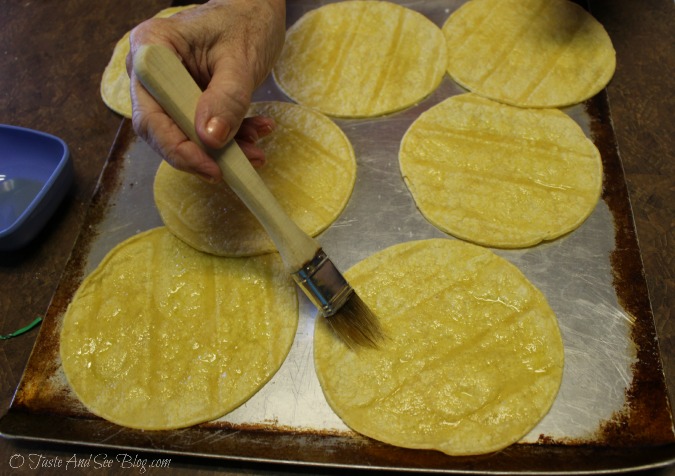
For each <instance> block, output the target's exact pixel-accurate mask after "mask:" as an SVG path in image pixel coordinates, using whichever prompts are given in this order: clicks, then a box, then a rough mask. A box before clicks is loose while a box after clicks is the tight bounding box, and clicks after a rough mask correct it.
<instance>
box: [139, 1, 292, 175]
mask: <svg viewBox="0 0 675 476" xmlns="http://www.w3.org/2000/svg"><path fill="white" fill-rule="evenodd" d="M285 15H286V9H285V2H284V1H283V0H211V1H209V2H208V3H206V4H204V5H200V6H197V7H195V8H191V9H189V10H186V11H184V12H180V13H177V14H176V15H174V16H172V17H169V18H152V19H150V20H147V21H145V22H143V23H141V24H140V25H139V26H137V27H136V28H135V29H134V30H132V32H131V50H130V53H129V56H128V57H127V70H128V71H129V76H130V78H131V99H132V105H133V115H132V122H133V125H134V129H135V130H136V132H137V133H138V135H139V136H141V137H143V138H144V139H145V140H146V141H147V142H148V143H149V144H150V145H151V146H152V147H153V148H154V149H155V150H156V151H157V152H158V153H159V154H160V155H162V156H163V157H164V159H165V160H166V161H167V162H168V163H169V164H171V165H172V166H174V167H175V168H177V169H179V170H184V171H186V172H191V173H194V174H196V175H198V176H200V177H202V178H203V179H205V180H207V181H209V182H212V183H215V182H218V181H220V180H221V179H222V175H221V172H220V169H219V168H218V166H217V165H216V163H215V161H213V159H211V158H210V157H209V156H208V154H206V152H204V151H203V150H202V148H201V147H199V146H198V145H197V144H195V143H193V142H191V141H190V140H188V138H187V137H186V136H185V134H183V132H182V131H181V130H180V129H179V128H178V126H177V125H176V124H175V123H174V122H173V120H172V119H171V118H170V117H169V116H167V115H166V114H165V113H164V111H163V109H162V108H161V107H160V106H159V104H157V103H156V102H155V101H154V99H153V98H152V96H150V94H149V93H148V92H147V91H146V90H145V89H144V88H143V86H142V85H141V83H140V82H139V80H138V78H136V76H135V74H134V73H133V68H132V67H131V65H132V64H133V56H134V54H135V53H136V51H137V50H138V47H139V46H140V45H143V44H149V43H158V44H162V45H165V46H167V47H168V48H170V49H172V50H173V51H175V52H176V54H177V55H178V56H179V57H180V58H181V59H182V61H183V63H184V64H185V66H186V67H187V69H188V71H189V72H190V74H191V75H192V77H193V78H195V81H196V82H197V84H199V86H200V87H201V88H202V89H203V91H204V92H203V93H202V96H201V97H200V99H199V102H198V104H197V111H196V115H195V127H196V130H197V135H198V136H199V138H200V139H201V140H202V142H203V143H204V145H206V146H207V147H210V148H214V149H217V148H221V147H223V146H224V145H225V144H226V143H227V142H229V141H230V140H231V139H233V138H235V139H236V140H237V142H238V143H239V145H240V146H241V148H242V150H243V151H244V153H245V154H246V156H247V157H248V158H249V159H250V160H251V162H252V163H253V164H254V165H260V164H262V163H264V160H265V157H264V153H263V152H262V150H260V149H259V148H258V147H256V145H255V142H256V141H257V140H258V139H259V138H260V137H262V136H264V135H266V134H269V133H270V132H271V131H272V130H273V128H274V121H273V120H272V119H270V118H266V117H261V116H258V117H253V118H248V119H244V117H245V115H246V112H247V110H248V107H249V105H250V102H251V96H252V94H253V91H254V90H255V89H256V88H257V87H258V86H259V85H260V83H262V81H263V80H264V79H265V78H266V77H267V75H268V74H269V72H270V70H271V69H272V66H273V64H274V61H275V60H276V58H277V57H278V55H279V53H280V52H281V48H282V46H283V42H284V37H285V28H286V20H285Z"/></svg>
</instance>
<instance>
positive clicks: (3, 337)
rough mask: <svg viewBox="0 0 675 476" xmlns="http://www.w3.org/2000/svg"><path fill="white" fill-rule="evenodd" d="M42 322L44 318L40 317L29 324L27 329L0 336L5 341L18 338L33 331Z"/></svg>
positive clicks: (23, 328)
mask: <svg viewBox="0 0 675 476" xmlns="http://www.w3.org/2000/svg"><path fill="white" fill-rule="evenodd" d="M41 322H42V318H41V317H38V318H36V319H35V320H34V321H33V322H31V323H30V324H28V325H27V326H26V327H22V328H21V329H18V330H16V331H14V332H12V333H11V334H7V335H6V336H0V339H2V340H5V339H11V338H12V337H18V336H20V335H21V334H25V333H26V332H28V331H29V330H31V329H32V328H33V327H35V326H37V325H38V324H39V323H41Z"/></svg>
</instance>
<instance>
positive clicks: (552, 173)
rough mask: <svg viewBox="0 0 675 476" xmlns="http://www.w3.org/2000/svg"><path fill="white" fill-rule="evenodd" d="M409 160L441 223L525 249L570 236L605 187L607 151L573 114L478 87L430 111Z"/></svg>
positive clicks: (414, 131)
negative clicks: (485, 93)
mask: <svg viewBox="0 0 675 476" xmlns="http://www.w3.org/2000/svg"><path fill="white" fill-rule="evenodd" d="M399 160H400V166H401V173H402V174H403V178H404V180H405V182H406V184H407V186H408V188H409V189H410V192H411V193H412V196H413V198H414V199H415V202H416V204H417V207H418V208H419V210H420V211H421V212H422V214H423V215H424V216H425V217H426V218H427V219H428V220H429V221H430V222H431V223H432V224H434V225H435V226H436V227H438V228H439V229H441V230H443V231H445V232H447V233H450V234H452V235H454V236H456V237H458V238H462V239H464V240H468V241H472V242H474V243H478V244H481V245H485V246H490V247H499V248H522V247H527V246H533V245H536V244H537V243H540V242H541V241H544V240H552V239H554V238H557V237H559V236H562V235H564V234H566V233H569V232H571V231H572V230H574V229H576V228H577V227H578V226H580V225H581V224H582V223H583V222H584V220H585V219H586V218H587V217H588V216H589V215H590V214H591V212H592V211H593V210H594V209H595V206H596V204H597V202H598V200H599V197H600V192H601V191H602V160H601V157H600V153H599V152H598V149H597V148H596V147H595V145H594V144H593V142H592V141H590V140H589V139H588V138H587V137H586V136H585V134H584V132H583V131H582V129H581V128H580V127H579V125H578V124H577V123H576V122H574V120H572V119H571V118H570V117H569V116H567V115H566V114H564V113H563V112H561V111H559V110H557V109H521V108H517V107H513V106H508V105H505V104H501V103H498V102H495V101H491V100H489V99H485V98H482V97H480V96H477V95H475V94H471V93H469V94H462V95H459V96H454V97H452V98H449V99H446V100H445V101H443V102H442V103H440V104H438V105H436V106H434V107H433V108H431V109H429V110H427V111H426V112H424V113H423V114H421V115H420V116H419V118H418V119H417V120H416V121H415V122H414V123H413V124H412V125H411V126H410V128H409V129H408V131H407V132H406V134H405V136H404V137H403V140H402V143H401V149H400V152H399Z"/></svg>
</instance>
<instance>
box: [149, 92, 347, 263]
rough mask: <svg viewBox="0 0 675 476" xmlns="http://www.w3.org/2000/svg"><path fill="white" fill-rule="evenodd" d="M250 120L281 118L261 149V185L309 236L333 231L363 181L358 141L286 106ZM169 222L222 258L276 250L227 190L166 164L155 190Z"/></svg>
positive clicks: (258, 109)
mask: <svg viewBox="0 0 675 476" xmlns="http://www.w3.org/2000/svg"><path fill="white" fill-rule="evenodd" d="M250 114H251V115H264V116H267V117H271V118H273V119H274V120H275V122H276V124H277V126H276V129H275V130H274V132H272V133H271V134H270V135H269V136H267V137H264V138H263V139H261V140H260V141H259V142H258V145H259V146H260V147H261V148H262V149H263V150H264V152H265V156H266V159H267V160H266V164H265V165H264V166H263V167H261V168H259V169H258V173H259V174H260V176H261V178H262V180H263V181H264V182H265V184H266V185H267V187H268V188H269V189H270V191H271V192H272V194H273V195H274V197H275V198H276V199H277V200H278V201H279V203H280V205H281V206H282V208H283V209H284V210H285V211H286V212H287V213H288V214H289V216H290V217H291V218H292V219H293V220H294V221H295V223H297V225H298V226H299V227H300V228H301V229H302V230H304V231H305V232H306V233H307V234H309V235H311V236H315V235H317V234H319V233H320V232H322V231H323V230H324V229H326V228H327V227H328V226H329V225H330V224H331V223H333V221H335V220H336V219H337V217H338V216H339V215H340V213H341V212H342V211H343V209H344V208H345V206H346V205H347V202H348V201H349V198H350V196H351V193H352V190H353V188H354V183H355V180H356V158H355V156H354V151H353V148H352V145H351V143H350V142H349V139H348V138H347V136H346V135H345V134H344V133H343V132H342V130H341V129H340V128H339V127H338V126H337V125H336V124H335V123H334V122H332V121H331V120H330V119H329V118H327V117H326V116H324V115H323V114H321V113H319V112H317V111H314V110H312V109H309V108H306V107H302V106H298V105H295V104H291V103H286V102H274V101H273V102H261V103H254V104H253V105H252V106H251V111H250ZM154 196H155V203H156V204H157V209H158V210H159V213H160V215H161V217H162V220H163V222H164V224H165V225H166V226H167V227H168V228H169V229H170V230H171V231H172V232H173V233H174V234H175V235H176V236H178V237H179V238H180V239H182V240H183V241H185V242H186V243H189V244H190V245H191V246H193V247H195V248H197V249H199V250H201V251H205V252H207V253H213V254H216V255H220V256H250V255H257V254H262V253H269V252H271V251H275V250H276V248H275V246H274V243H273V242H272V240H271V239H270V237H269V235H267V233H266V232H265V229H264V228H263V227H262V225H260V223H259V222H258V221H257V220H256V218H255V217H254V216H253V214H252V213H251V212H250V211H249V210H248V209H247V208H246V206H245V205H244V204H243V202H241V200H239V198H238V197H237V196H236V195H235V194H234V192H233V191H232V190H231V189H230V188H229V187H227V186H226V185H224V184H218V185H212V184H208V183H205V182H204V181H203V180H200V179H198V178H197V177H194V176H192V175H190V174H187V173H185V172H180V171H178V170H175V169H173V168H172V167H171V166H169V165H168V164H166V163H162V164H161V165H160V167H159V169H158V170H157V175H156V177H155V184H154Z"/></svg>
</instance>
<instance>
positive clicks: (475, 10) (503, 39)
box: [443, 0, 616, 108]
mask: <svg viewBox="0 0 675 476" xmlns="http://www.w3.org/2000/svg"><path fill="white" fill-rule="evenodd" d="M443 33H444V35H445V38H446V41H447V46H448V49H447V51H448V73H449V74H450V76H451V77H452V78H453V79H454V80H455V81H457V82H458V83H459V84H460V85H462V86H464V87H465V88H467V89H469V90H470V91H472V92H475V93H477V94H480V95H482V96H485V97H488V98H491V99H494V100H497V101H501V102H505V103H508V104H512V105H515V106H521V107H544V108H551V107H563V106H569V105H572V104H576V103H579V102H582V101H584V100H586V99H588V98H590V97H592V96H594V95H595V94H597V93H598V92H599V91H600V90H601V89H602V88H604V87H605V86H606V85H607V83H608V82H609V81H610V79H611V78H612V76H613V74H614V70H615V68H616V54H615V52H614V47H613V46H612V41H611V39H610V37H609V35H608V34H607V32H606V31H605V29H604V28H603V26H602V25H601V24H600V23H599V22H598V21H597V20H595V18H593V17H592V16H591V14H590V13H588V12H587V11H586V10H584V9H583V8H582V7H581V6H579V5H577V4H575V3H573V2H571V1H568V0H471V1H469V2H466V3H465V4H464V5H462V6H461V7H460V8H459V9H458V10H456V11H455V12H454V13H453V14H452V15H451V16H450V17H449V18H448V20H447V21H446V23H445V24H444V25H443Z"/></svg>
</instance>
